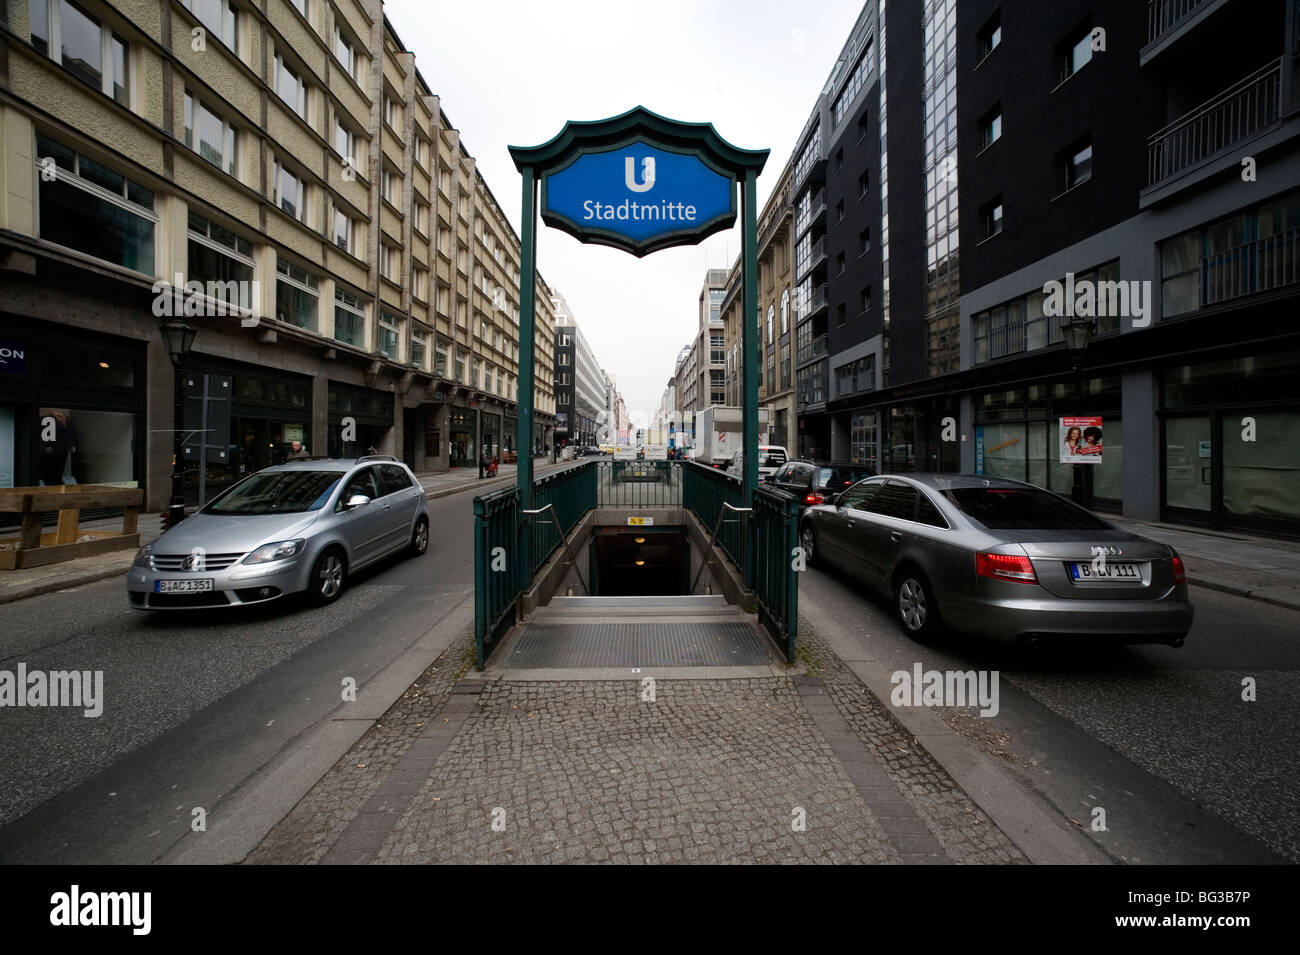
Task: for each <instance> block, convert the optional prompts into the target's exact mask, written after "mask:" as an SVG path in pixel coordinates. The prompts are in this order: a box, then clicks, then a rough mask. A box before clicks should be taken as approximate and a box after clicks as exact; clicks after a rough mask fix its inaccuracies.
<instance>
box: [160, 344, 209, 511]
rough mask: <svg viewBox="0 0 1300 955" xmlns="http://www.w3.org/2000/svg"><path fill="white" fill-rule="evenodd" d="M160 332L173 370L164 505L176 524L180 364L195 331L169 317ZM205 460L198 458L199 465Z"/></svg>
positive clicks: (180, 503)
mask: <svg viewBox="0 0 1300 955" xmlns="http://www.w3.org/2000/svg"><path fill="white" fill-rule="evenodd" d="M158 331H159V334H161V335H162V340H163V346H164V347H165V348H166V349H167V357H168V358H170V359H171V362H172V370H173V373H174V384H173V386H172V500H171V504H170V505H169V506H168V508H167V526H168V527H169V528H172V527H175V526H176V525H177V524H179V523H180V522H181V521H183V520H185V495H184V493H183V491H182V489H181V439H182V437H183V436H182V434H181V429H182V428H183V427H184V424H183V419H184V417H185V409H184V400H185V399H184V397H183V395H182V393H181V364H182V363H183V362H184V360H185V357H186V356H187V355H189V353H190V349H191V348H192V347H193V346H194V337H195V336H196V335H197V334H198V331H197V330H196V329H194V328H192V327H191V326H189V325H187V324H185V323H184V322H183V321H181V320H180V319H179V318H173V319H170V320H168V321H166V322H164V323H163V324H162V327H160V328H159V329H158ZM205 465H206V462H204V461H200V462H199V467H204V466H205Z"/></svg>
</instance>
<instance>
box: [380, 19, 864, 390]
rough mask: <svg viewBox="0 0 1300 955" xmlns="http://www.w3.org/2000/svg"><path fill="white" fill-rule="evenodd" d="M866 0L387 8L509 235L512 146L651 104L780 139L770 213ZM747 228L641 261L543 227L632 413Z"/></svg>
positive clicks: (744, 137)
mask: <svg viewBox="0 0 1300 955" xmlns="http://www.w3.org/2000/svg"><path fill="white" fill-rule="evenodd" d="M862 7H863V2H862V0H817V2H811V0H803V2H797V3H796V2H791V0H659V2H655V3H647V2H637V3H632V2H626V0H547V2H537V0H529V2H522V0H473V2H468V3H448V2H438V3H430V2H428V0H389V2H388V3H387V4H386V8H385V9H386V13H387V15H388V18H389V20H390V21H391V22H392V24H393V27H394V28H395V29H396V30H397V34H398V36H400V37H401V38H402V42H403V43H405V44H406V46H407V48H408V49H410V50H412V51H413V52H414V53H415V62H416V66H417V67H418V68H419V70H420V72H421V74H422V75H423V76H424V78H425V80H426V82H428V84H429V86H430V87H431V88H432V90H433V92H435V93H437V94H438V95H439V96H441V97H442V108H443V111H444V112H445V113H446V114H447V118H448V119H449V120H450V122H451V123H452V125H453V126H455V127H456V128H458V129H459V130H460V132H461V139H462V142H463V143H464V144H465V148H466V149H467V150H469V153H470V155H472V156H474V157H475V158H476V159H477V160H478V168H479V170H480V171H481V172H482V174H483V177H484V178H485V179H486V181H487V183H488V186H489V187H490V188H491V190H492V192H493V194H494V195H495V196H496V197H497V201H498V202H499V203H500V204H501V206H502V207H503V208H504V209H505V211H506V214H507V215H508V216H509V218H510V222H511V224H512V225H513V226H514V227H515V231H516V232H519V230H520V211H521V210H520V179H519V173H518V172H517V171H516V170H515V167H514V163H513V162H512V161H511V159H510V154H509V153H508V152H507V149H506V147H507V146H511V145H520V146H535V145H537V144H539V143H543V142H546V141H547V140H549V139H551V138H552V137H553V136H554V135H555V134H556V133H558V132H559V131H560V129H561V127H562V126H563V125H564V123H565V121H567V120H570V119H575V120H591V119H603V118H605V117H607V116H613V115H616V114H618V113H622V112H625V111H627V110H629V109H631V108H632V107H634V106H645V107H646V108H647V109H651V110H653V111H655V112H657V113H661V114H663V115H665V116H670V117H672V118H673V119H680V120H685V121H688V122H711V123H713V125H714V127H715V128H716V129H717V131H718V133H719V134H720V135H721V136H722V137H723V138H724V139H726V140H728V141H730V142H731V143H733V144H734V145H736V146H740V147H743V148H747V149H763V148H766V149H770V150H771V151H772V154H771V156H770V157H769V159H768V163H767V167H766V169H765V171H764V173H763V174H762V175H760V176H759V179H758V201H759V207H760V209H761V207H762V203H763V202H764V201H765V200H766V198H767V196H768V193H769V192H770V191H771V189H772V185H773V184H774V183H775V181H776V178H777V176H778V175H779V174H780V172H781V169H782V168H783V167H784V165H785V163H786V161H787V160H788V159H789V157H790V152H791V150H792V149H793V148H794V139H795V137H796V136H797V135H798V134H799V131H800V130H801V129H802V128H803V124H804V122H805V121H806V120H807V119H808V116H809V114H810V113H811V111H812V107H813V103H814V101H815V98H816V96H817V94H818V93H819V92H820V91H821V88H822V86H823V85H824V84H825V82H826V79H827V77H828V76H829V75H830V71H831V68H832V67H833V66H834V64H835V59H836V57H837V56H839V52H840V49H841V48H842V47H843V45H844V42H845V40H846V39H847V38H848V35H849V31H850V30H851V29H852V27H853V24H854V22H855V21H856V20H857V17H858V14H859V13H860V12H861V10H862ZM739 252H740V229H739V224H737V227H736V228H734V229H732V230H730V231H728V232H721V233H718V234H717V235H714V236H712V237H710V238H709V239H708V240H707V241H705V242H704V243H702V244H701V245H699V246H692V247H683V248H676V249H666V250H664V251H662V252H656V253H654V254H652V255H649V256H647V257H645V258H643V259H638V258H636V257H635V256H632V255H629V254H627V253H625V252H621V251H618V250H616V249H609V248H605V247H602V246H596V245H583V244H582V243H580V242H578V241H577V240H576V239H573V238H571V237H570V236H568V235H566V234H565V233H563V232H560V231H558V230H555V229H549V228H546V227H545V226H543V227H541V229H540V230H539V235H538V250H537V256H538V258H537V263H538V269H539V270H540V272H541V274H542V277H543V278H544V279H545V280H546V282H547V283H549V284H550V285H551V286H552V287H553V288H556V289H558V290H560V291H561V292H563V293H564V296H565V298H567V299H568V301H569V305H570V307H571V308H572V309H573V313H574V317H575V318H576V319H577V321H578V324H579V325H580V326H581V327H582V330H583V334H585V335H586V337H587V341H588V342H589V343H590V344H591V346H592V348H593V349H594V350H595V352H596V359H597V360H598V361H599V362H600V363H601V365H602V366H603V367H604V368H605V370H606V371H607V372H609V373H610V374H611V375H613V376H614V377H615V378H616V379H617V381H618V387H619V390H620V391H621V392H622V394H623V397H624V399H625V400H626V402H627V405H628V410H629V411H631V412H634V413H635V412H637V411H641V412H643V413H649V412H650V411H653V410H654V409H655V408H657V407H658V405H659V399H660V397H661V396H662V394H663V390H664V386H665V385H666V384H667V381H668V377H669V375H671V374H672V372H673V362H674V360H675V358H676V356H677V352H678V351H680V350H681V347H682V346H683V345H685V344H686V343H687V342H688V341H689V340H690V339H691V337H692V335H693V334H694V332H695V330H696V328H697V321H698V308H699V294H700V287H701V285H702V283H703V281H704V273H705V271H706V270H707V269H710V268H730V267H731V264H732V262H734V261H735V258H736V256H737V255H738V254H739Z"/></svg>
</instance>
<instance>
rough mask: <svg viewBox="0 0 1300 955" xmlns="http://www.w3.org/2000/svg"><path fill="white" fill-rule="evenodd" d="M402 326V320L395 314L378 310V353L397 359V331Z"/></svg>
mask: <svg viewBox="0 0 1300 955" xmlns="http://www.w3.org/2000/svg"><path fill="white" fill-rule="evenodd" d="M401 326H402V320H401V319H400V318H398V317H397V316H396V315H390V314H389V313H388V312H385V311H380V313H379V354H381V355H383V356H384V357H385V358H390V359H392V360H393V361H397V359H398V355H397V332H398V329H400V328H401Z"/></svg>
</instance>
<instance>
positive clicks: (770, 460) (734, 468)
mask: <svg viewBox="0 0 1300 955" xmlns="http://www.w3.org/2000/svg"><path fill="white" fill-rule="evenodd" d="M786 458H787V455H786V453H785V448H783V447H781V446H780V445H776V444H760V445H759V446H758V479H759V480H760V481H761V480H762V479H763V478H765V477H767V476H768V475H769V474H775V473H776V471H777V469H778V468H780V467H781V465H783V464H785V462H786ZM744 467H745V452H744V450H740V451H737V452H736V453H735V454H733V455H732V456H731V460H730V461H729V462H727V473H729V474H737V475H742V476H743V473H744Z"/></svg>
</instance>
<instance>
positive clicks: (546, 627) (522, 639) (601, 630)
mask: <svg viewBox="0 0 1300 955" xmlns="http://www.w3.org/2000/svg"><path fill="white" fill-rule="evenodd" d="M771 662H772V660H771V658H770V657H769V655H768V652H767V648H766V646H765V645H764V643H763V640H762V637H760V636H759V635H758V634H757V633H755V632H754V630H753V628H752V627H749V626H747V625H746V624H743V623H582V624H533V625H530V626H528V627H526V628H525V629H524V630H523V632H522V633H520V635H519V639H518V640H517V641H516V642H515V645H514V646H513V647H512V648H511V650H510V655H509V656H508V657H507V658H506V660H505V661H504V666H506V667H511V668H515V669H520V670H551V669H577V668H587V667H592V668H614V667H620V668H630V667H734V666H763V665H765V664H768V663H771Z"/></svg>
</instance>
